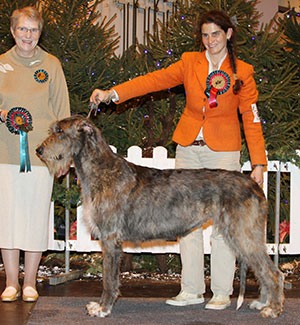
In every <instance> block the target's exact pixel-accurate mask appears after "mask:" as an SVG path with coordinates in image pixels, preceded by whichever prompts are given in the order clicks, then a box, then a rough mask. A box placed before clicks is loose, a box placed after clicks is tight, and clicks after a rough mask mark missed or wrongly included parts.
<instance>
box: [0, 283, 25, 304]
mask: <svg viewBox="0 0 300 325" xmlns="http://www.w3.org/2000/svg"><path fill="white" fill-rule="evenodd" d="M20 296H21V288H18V289H16V288H15V287H12V286H9V287H6V288H5V290H4V291H3V292H2V295H1V300H2V301H3V302H13V301H16V300H17V299H18V298H19V297H20Z"/></svg>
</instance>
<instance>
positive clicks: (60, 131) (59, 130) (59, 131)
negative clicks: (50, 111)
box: [54, 125, 63, 134]
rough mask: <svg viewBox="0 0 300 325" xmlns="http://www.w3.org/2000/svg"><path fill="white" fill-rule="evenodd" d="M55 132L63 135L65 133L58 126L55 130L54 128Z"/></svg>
mask: <svg viewBox="0 0 300 325" xmlns="http://www.w3.org/2000/svg"><path fill="white" fill-rule="evenodd" d="M54 132H55V133H58V134H61V133H63V130H62V128H60V127H59V126H58V125H56V126H55V128H54Z"/></svg>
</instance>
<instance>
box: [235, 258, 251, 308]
mask: <svg viewBox="0 0 300 325" xmlns="http://www.w3.org/2000/svg"><path fill="white" fill-rule="evenodd" d="M247 269H248V266H247V264H246V263H245V262H244V261H241V262H240V293H239V297H238V300H237V304H236V309H237V310H238V309H240V307H241V306H242V304H243V302H244V295H245V290H246V275H247Z"/></svg>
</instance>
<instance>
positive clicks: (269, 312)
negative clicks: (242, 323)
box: [260, 306, 282, 318]
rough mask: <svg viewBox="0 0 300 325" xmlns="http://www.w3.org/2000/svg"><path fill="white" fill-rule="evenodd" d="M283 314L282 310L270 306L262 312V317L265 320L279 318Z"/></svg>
mask: <svg viewBox="0 0 300 325" xmlns="http://www.w3.org/2000/svg"><path fill="white" fill-rule="evenodd" d="M281 312H282V309H281V308H271V307H270V306H267V307H265V308H263V310H262V311H261V312H260V315H261V316H262V317H263V318H268V317H271V318H277V317H278V316H279V315H280V314H281Z"/></svg>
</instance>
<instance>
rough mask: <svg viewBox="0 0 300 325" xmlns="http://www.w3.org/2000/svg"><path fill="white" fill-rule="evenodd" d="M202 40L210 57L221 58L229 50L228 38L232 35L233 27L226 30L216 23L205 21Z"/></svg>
mask: <svg viewBox="0 0 300 325" xmlns="http://www.w3.org/2000/svg"><path fill="white" fill-rule="evenodd" d="M201 35H202V42H203V45H204V46H205V48H206V49H207V51H208V53H209V55H210V57H215V58H216V59H221V58H222V57H223V56H224V55H225V54H226V52H227V40H228V39H230V37H231V35H232V29H231V28H228V30H227V32H226V33H225V32H224V30H223V29H222V28H221V27H219V26H218V25H216V24H215V23H205V24H203V25H202V28H201Z"/></svg>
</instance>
